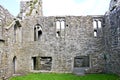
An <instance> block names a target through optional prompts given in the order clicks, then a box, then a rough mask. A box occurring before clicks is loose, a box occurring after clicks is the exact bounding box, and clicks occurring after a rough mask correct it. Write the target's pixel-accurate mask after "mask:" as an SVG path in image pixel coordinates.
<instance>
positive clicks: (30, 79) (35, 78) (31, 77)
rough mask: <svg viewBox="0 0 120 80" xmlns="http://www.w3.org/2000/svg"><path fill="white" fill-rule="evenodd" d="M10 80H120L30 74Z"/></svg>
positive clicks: (100, 76)
mask: <svg viewBox="0 0 120 80" xmlns="http://www.w3.org/2000/svg"><path fill="white" fill-rule="evenodd" d="M10 80H120V77H119V76H117V75H114V74H87V75H85V76H77V75H73V74H55V73H30V74H28V75H26V76H17V77H12V78H10Z"/></svg>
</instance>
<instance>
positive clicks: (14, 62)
mask: <svg viewBox="0 0 120 80" xmlns="http://www.w3.org/2000/svg"><path fill="white" fill-rule="evenodd" d="M16 61H17V57H16V56H14V57H13V73H14V74H15V73H16Z"/></svg>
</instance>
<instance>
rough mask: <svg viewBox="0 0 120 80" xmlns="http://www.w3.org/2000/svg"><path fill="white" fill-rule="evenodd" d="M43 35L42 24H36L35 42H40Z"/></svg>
mask: <svg viewBox="0 0 120 80" xmlns="http://www.w3.org/2000/svg"><path fill="white" fill-rule="evenodd" d="M41 35H42V27H41V25H40V24H36V26H35V27H34V41H37V40H40V38H41Z"/></svg>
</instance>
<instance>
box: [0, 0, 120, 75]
mask: <svg viewBox="0 0 120 80" xmlns="http://www.w3.org/2000/svg"><path fill="white" fill-rule="evenodd" d="M20 6H21V8H20V13H19V14H18V16H17V18H14V17H13V16H12V15H11V14H10V13H9V12H8V11H7V10H6V9H4V8H3V7H2V6H0V77H10V76H12V75H13V74H25V73H28V72H55V73H75V74H83V73H103V72H104V73H115V74H120V63H119V62H120V0H111V2H110V8H109V10H108V11H107V12H106V13H105V15H90V16H49V17H46V16H43V13H42V1H41V0H30V1H22V2H21V5H20Z"/></svg>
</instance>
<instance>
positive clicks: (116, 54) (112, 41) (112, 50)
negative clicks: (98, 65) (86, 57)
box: [103, 0, 120, 74]
mask: <svg viewBox="0 0 120 80" xmlns="http://www.w3.org/2000/svg"><path fill="white" fill-rule="evenodd" d="M118 2H119V0H118ZM111 4H112V1H111ZM114 5H117V6H116V7H114V9H112V10H111V11H109V13H107V14H106V15H105V26H104V30H103V31H104V41H105V46H106V48H105V49H106V66H105V67H106V70H107V72H112V73H117V74H120V67H119V66H120V63H119V62H120V17H119V16H120V6H119V5H118V3H117V2H116V4H113V5H112V6H114Z"/></svg>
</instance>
